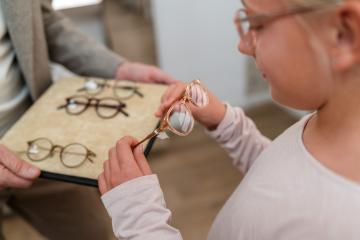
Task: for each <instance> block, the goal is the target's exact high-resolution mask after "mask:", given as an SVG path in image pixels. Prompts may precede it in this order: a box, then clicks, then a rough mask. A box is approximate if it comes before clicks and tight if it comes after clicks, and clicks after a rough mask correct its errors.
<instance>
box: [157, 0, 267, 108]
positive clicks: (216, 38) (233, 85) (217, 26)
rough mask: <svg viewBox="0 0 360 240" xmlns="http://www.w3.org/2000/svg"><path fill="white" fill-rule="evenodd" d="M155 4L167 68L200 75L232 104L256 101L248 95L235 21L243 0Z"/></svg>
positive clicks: (187, 77)
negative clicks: (235, 15)
mask: <svg viewBox="0 0 360 240" xmlns="http://www.w3.org/2000/svg"><path fill="white" fill-rule="evenodd" d="M152 7H153V9H152V10H153V12H152V15H153V21H154V27H155V36H156V43H157V54H158V60H159V64H160V66H161V67H162V68H163V69H165V70H166V71H167V72H169V73H171V74H173V75H174V76H175V77H177V78H178V79H180V80H183V81H190V80H192V79H194V78H200V79H201V80H202V81H203V82H204V83H205V84H206V85H207V86H208V87H209V88H210V89H211V90H212V91H213V92H215V93H216V95H217V96H219V97H220V98H221V99H223V100H225V101H228V102H230V103H231V104H235V105H240V106H247V105H248V104H249V103H251V102H254V98H252V99H250V98H249V96H246V84H247V79H246V68H245V62H246V57H244V56H242V55H240V54H239V52H238V51H237V43H238V40H239V37H238V35H237V32H236V29H235V27H234V24H233V16H234V13H235V11H236V10H237V9H238V8H239V7H241V3H240V0H226V1H224V0H195V1H194V0H181V1H179V0H153V4H152ZM261 95H264V94H263V93H261ZM255 98H256V97H255ZM257 98H259V97H257ZM260 98H261V97H260ZM260 98H259V99H260Z"/></svg>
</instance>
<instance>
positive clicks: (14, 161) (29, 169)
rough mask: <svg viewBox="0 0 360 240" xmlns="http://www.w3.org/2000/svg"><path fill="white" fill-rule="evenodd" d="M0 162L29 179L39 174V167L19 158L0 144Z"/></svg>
mask: <svg viewBox="0 0 360 240" xmlns="http://www.w3.org/2000/svg"><path fill="white" fill-rule="evenodd" d="M0 164H2V165H3V166H4V167H5V168H7V169H9V171H11V172H12V173H13V174H15V175H17V176H19V177H21V178H26V179H30V180H31V179H35V178H37V177H38V176H39V175H40V169H38V168H37V167H35V166H33V165H31V164H29V163H27V162H25V161H24V160H21V159H20V158H18V157H17V156H16V155H15V154H14V153H12V152H11V151H10V150H9V149H8V148H7V147H5V146H4V145H0Z"/></svg>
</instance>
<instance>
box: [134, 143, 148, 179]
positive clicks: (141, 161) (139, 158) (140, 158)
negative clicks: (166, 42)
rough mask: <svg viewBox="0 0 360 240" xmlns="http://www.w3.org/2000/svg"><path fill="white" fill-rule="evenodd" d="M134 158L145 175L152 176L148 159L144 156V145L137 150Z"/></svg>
mask: <svg viewBox="0 0 360 240" xmlns="http://www.w3.org/2000/svg"><path fill="white" fill-rule="evenodd" d="M134 156H135V160H136V162H137V164H138V166H139V168H140V170H141V172H142V173H143V175H151V174H152V171H151V168H150V166H149V164H148V162H147V160H146V157H145V156H144V149H143V147H142V145H139V146H138V147H136V148H135V150H134Z"/></svg>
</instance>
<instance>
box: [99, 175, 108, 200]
mask: <svg viewBox="0 0 360 240" xmlns="http://www.w3.org/2000/svg"><path fill="white" fill-rule="evenodd" d="M98 185H99V191H100V193H101V195H103V194H104V193H106V192H107V186H106V181H105V176H104V172H103V173H101V174H100V175H99V177H98Z"/></svg>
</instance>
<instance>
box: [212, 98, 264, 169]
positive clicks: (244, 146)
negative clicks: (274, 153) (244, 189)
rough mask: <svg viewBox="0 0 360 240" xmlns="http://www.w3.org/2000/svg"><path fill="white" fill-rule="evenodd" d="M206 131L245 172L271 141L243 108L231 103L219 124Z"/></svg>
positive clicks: (227, 105)
mask: <svg viewBox="0 0 360 240" xmlns="http://www.w3.org/2000/svg"><path fill="white" fill-rule="evenodd" d="M206 132H207V133H208V135H210V136H211V137H212V138H214V139H215V140H216V141H217V142H218V143H219V144H220V145H221V146H222V147H223V148H224V149H225V150H226V152H227V153H228V154H229V155H230V157H231V159H232V160H233V164H234V165H235V166H236V167H237V168H238V169H239V170H241V171H243V172H244V173H246V172H247V170H248V169H249V168H250V167H251V165H252V164H253V163H254V161H255V159H256V158H257V157H258V156H259V154H260V153H261V152H262V151H263V150H264V149H265V148H266V147H267V146H268V145H269V144H270V142H271V141H270V140H269V139H268V138H267V137H265V136H263V135H262V134H261V133H260V132H259V130H258V129H257V127H256V125H255V124H254V122H253V121H252V120H251V119H250V118H248V117H247V116H246V115H245V113H244V111H243V110H242V109H241V108H239V107H231V106H230V105H229V104H226V113H225V116H224V119H223V120H222V121H221V123H220V124H219V126H218V127H217V128H216V129H215V130H213V131H209V130H206Z"/></svg>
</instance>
